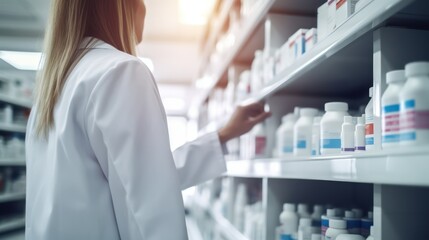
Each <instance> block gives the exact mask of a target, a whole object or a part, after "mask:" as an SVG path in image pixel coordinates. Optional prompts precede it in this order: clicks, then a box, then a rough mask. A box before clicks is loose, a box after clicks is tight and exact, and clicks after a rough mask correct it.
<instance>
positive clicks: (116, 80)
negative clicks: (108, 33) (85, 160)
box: [86, 59, 187, 240]
mask: <svg viewBox="0 0 429 240" xmlns="http://www.w3.org/2000/svg"><path fill="white" fill-rule="evenodd" d="M86 115H87V120H86V127H87V133H88V138H89V142H90V144H91V147H92V149H93V151H94V153H95V156H96V158H97V160H98V161H100V162H103V161H107V166H108V169H107V170H103V172H104V174H105V175H106V178H107V180H108V181H109V185H110V189H111V194H112V201H113V207H114V210H115V214H116V218H117V224H118V228H119V232H120V235H121V238H122V239H132V240H134V239H147V240H159V239H187V234H186V226H185V222H184V209H183V200H182V197H181V189H180V180H179V176H178V172H177V169H176V167H175V165H174V160H173V157H172V154H171V150H170V144H169V139H168V130H167V122H166V117H165V112H164V110H163V106H162V103H161V100H160V98H159V94H158V90H157V88H156V85H155V83H154V81H153V77H152V75H151V74H150V72H149V71H148V69H147V68H146V66H144V64H143V63H142V62H140V61H138V60H137V59H136V60H128V61H126V62H122V63H118V65H117V66H115V67H114V68H113V69H111V70H109V71H108V72H106V73H105V74H104V76H103V77H102V78H101V79H100V80H99V81H98V82H97V84H96V85H95V87H94V89H93V90H92V93H91V95H90V99H89V102H88V106H87V109H86ZM102 165H106V164H105V163H103V164H102Z"/></svg>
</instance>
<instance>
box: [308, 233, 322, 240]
mask: <svg viewBox="0 0 429 240" xmlns="http://www.w3.org/2000/svg"><path fill="white" fill-rule="evenodd" d="M320 239H322V235H321V234H318V233H316V234H314V233H313V234H311V240H320Z"/></svg>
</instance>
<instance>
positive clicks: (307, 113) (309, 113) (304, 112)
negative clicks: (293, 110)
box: [299, 108, 319, 117]
mask: <svg viewBox="0 0 429 240" xmlns="http://www.w3.org/2000/svg"><path fill="white" fill-rule="evenodd" d="M318 112H319V111H318V110H317V109H315V108H301V109H300V111H299V115H300V116H304V117H314V116H316V115H317V113H318Z"/></svg>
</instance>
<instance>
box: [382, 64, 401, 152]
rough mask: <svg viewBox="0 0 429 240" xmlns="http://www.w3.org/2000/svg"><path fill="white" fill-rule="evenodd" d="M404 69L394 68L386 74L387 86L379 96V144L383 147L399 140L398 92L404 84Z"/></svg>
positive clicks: (396, 144)
mask: <svg viewBox="0 0 429 240" xmlns="http://www.w3.org/2000/svg"><path fill="white" fill-rule="evenodd" d="M405 80H406V78H405V71H404V70H396V71H391V72H388V73H387V74H386V82H387V84H388V87H387V89H386V91H384V94H383V97H382V98H381V109H382V113H381V131H382V133H381V135H382V139H381V144H382V147H383V148H391V147H395V146H398V145H399V144H400V140H401V135H400V134H401V131H400V109H401V108H400V106H401V102H400V100H399V93H400V92H401V90H402V88H403V86H404V84H405Z"/></svg>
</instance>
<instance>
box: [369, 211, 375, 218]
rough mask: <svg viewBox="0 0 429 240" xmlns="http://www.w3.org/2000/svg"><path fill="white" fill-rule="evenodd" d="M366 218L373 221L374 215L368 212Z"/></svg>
mask: <svg viewBox="0 0 429 240" xmlns="http://www.w3.org/2000/svg"><path fill="white" fill-rule="evenodd" d="M368 218H369V219H373V218H374V214H373V212H372V211H369V212H368Z"/></svg>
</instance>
